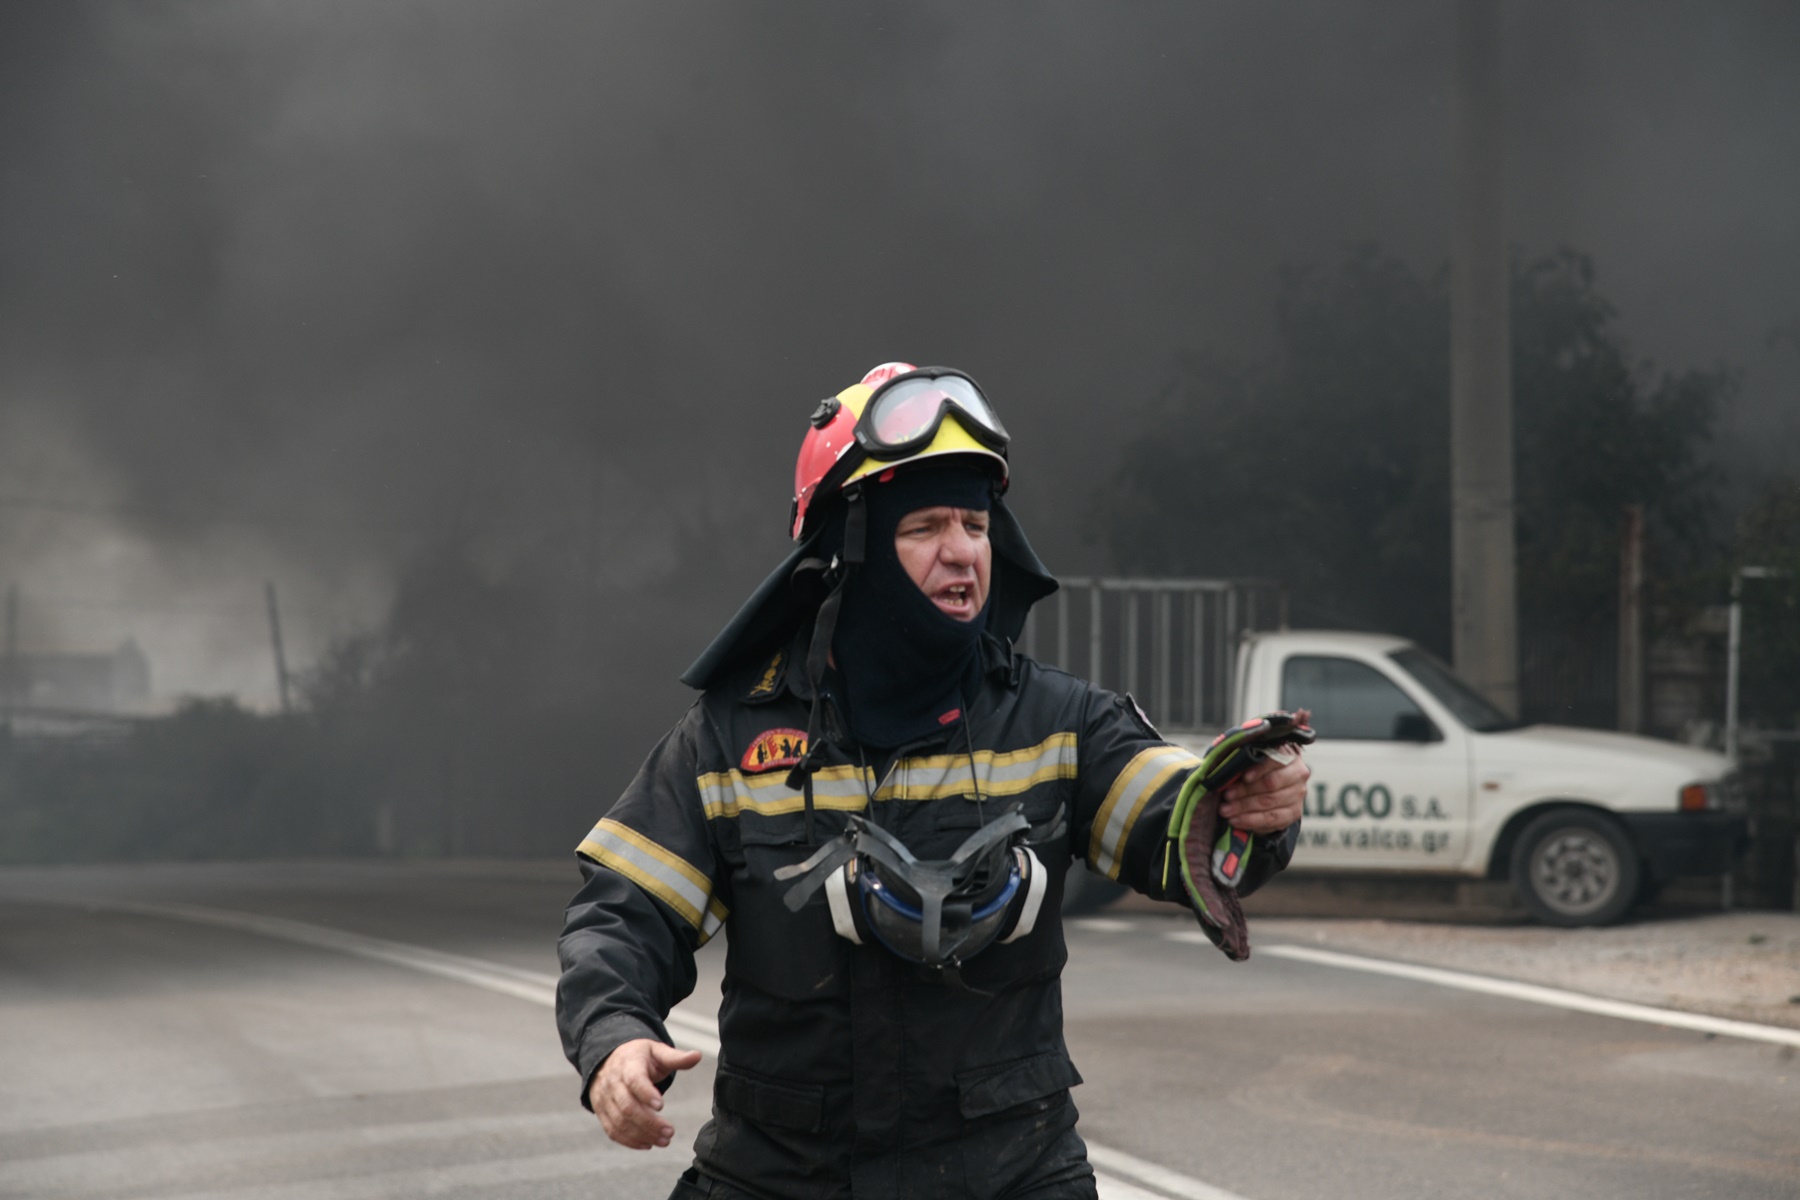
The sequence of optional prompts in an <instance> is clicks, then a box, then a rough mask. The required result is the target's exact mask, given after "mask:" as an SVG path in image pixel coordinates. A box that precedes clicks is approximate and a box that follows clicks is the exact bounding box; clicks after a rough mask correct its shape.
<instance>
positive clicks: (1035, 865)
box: [1000, 846, 1049, 946]
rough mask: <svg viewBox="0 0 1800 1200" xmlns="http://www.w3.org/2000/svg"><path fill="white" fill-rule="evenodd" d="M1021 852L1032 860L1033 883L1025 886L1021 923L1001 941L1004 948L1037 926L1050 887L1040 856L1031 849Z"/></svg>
mask: <svg viewBox="0 0 1800 1200" xmlns="http://www.w3.org/2000/svg"><path fill="white" fill-rule="evenodd" d="M1019 851H1020V852H1021V853H1022V854H1024V855H1025V857H1026V858H1028V859H1030V860H1031V863H1030V866H1029V870H1030V872H1031V882H1030V883H1028V884H1027V885H1026V886H1025V907H1023V908H1021V909H1020V910H1019V923H1018V924H1017V925H1015V926H1013V931H1012V932H1011V933H1009V934H1007V935H1006V936H1005V937H1003V938H1001V939H1000V944H1001V945H1002V946H1004V945H1005V944H1006V943H1008V942H1016V941H1018V940H1019V939H1020V938H1022V937H1024V936H1025V935H1026V934H1028V933H1030V932H1031V929H1032V926H1034V925H1036V924H1037V917H1038V909H1040V908H1042V907H1043V905H1044V891H1045V889H1046V888H1048V887H1049V883H1048V881H1047V880H1045V878H1044V864H1043V863H1042V862H1040V861H1038V856H1037V855H1036V854H1033V853H1032V851H1031V847H1030V846H1020V847H1019Z"/></svg>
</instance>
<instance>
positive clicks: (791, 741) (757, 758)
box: [738, 729, 806, 774]
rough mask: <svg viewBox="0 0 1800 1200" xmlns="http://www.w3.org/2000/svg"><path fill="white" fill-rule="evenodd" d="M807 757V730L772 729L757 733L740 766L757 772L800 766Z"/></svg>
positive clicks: (742, 768) (753, 772) (752, 772)
mask: <svg viewBox="0 0 1800 1200" xmlns="http://www.w3.org/2000/svg"><path fill="white" fill-rule="evenodd" d="M805 757H806V731H805V730H803V729H770V730H767V731H766V732H763V733H759V734H757V735H756V740H755V741H753V742H751V743H750V748H749V749H748V750H746V751H744V758H743V761H742V762H740V763H739V764H738V766H739V768H740V769H741V770H744V771H748V772H750V773H751V774H755V773H756V772H759V771H773V770H775V769H777V768H786V767H793V766H798V765H799V763H800V760H801V759H803V758H805Z"/></svg>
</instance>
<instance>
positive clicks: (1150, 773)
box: [557, 363, 1307, 1200]
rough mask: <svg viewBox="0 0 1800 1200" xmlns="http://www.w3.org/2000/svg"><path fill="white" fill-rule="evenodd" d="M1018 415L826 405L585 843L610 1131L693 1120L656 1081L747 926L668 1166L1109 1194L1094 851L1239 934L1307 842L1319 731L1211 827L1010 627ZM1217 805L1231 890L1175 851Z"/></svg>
mask: <svg viewBox="0 0 1800 1200" xmlns="http://www.w3.org/2000/svg"><path fill="white" fill-rule="evenodd" d="M1008 441H1009V439H1008V435H1007V433H1006V430H1005V427H1004V426H1003V425H1002V424H1001V422H1000V419H999V417H998V416H997V414H996V413H995V411H994V409H993V407H992V405H991V404H989V402H988V401H987V399H986V397H985V396H984V395H983V393H982V392H981V390H980V388H979V387H978V386H977V385H976V383H975V382H974V380H972V379H971V378H969V377H968V376H967V375H966V374H964V373H962V372H959V371H954V370H949V369H946V368H927V369H923V370H921V369H916V368H913V367H912V366H910V365H909V364H905V363H890V364H886V365H884V366H882V367H878V368H876V369H875V370H874V371H872V372H870V373H869V374H868V375H867V376H866V377H865V378H864V379H863V380H862V381H861V382H860V383H858V384H855V385H853V386H851V387H849V388H846V389H845V390H844V391H842V392H840V393H838V394H837V395H836V396H834V397H831V398H830V399H827V400H826V401H824V402H823V403H821V404H820V405H819V407H818V409H817V410H816V411H815V412H814V413H813V414H812V417H811V422H810V428H809V430H808V431H807V433H806V436H805V440H804V443H803V446H802V449H801V453H800V458H799V463H798V465H797V469H796V478H795V488H794V503H793V509H792V512H791V524H790V532H791V535H792V537H793V540H794V543H795V547H794V550H793V551H792V553H791V554H790V555H789V557H788V558H787V559H786V560H785V561H784V562H783V563H782V564H781V565H780V566H779V567H778V568H777V569H776V570H775V571H774V573H773V574H771V575H770V576H769V578H768V579H767V580H765V581H764V583H763V584H762V586H761V587H760V588H758V590H757V591H756V592H755V593H754V594H753V595H752V596H751V598H750V599H749V601H748V602H746V604H745V605H744V606H743V608H742V609H741V610H740V611H739V613H738V614H737V616H736V617H735V618H734V619H733V620H732V621H731V622H730V624H728V625H727V627H726V628H725V630H724V631H723V632H721V633H720V635H719V636H718V637H717V638H716V639H715V640H714V642H713V643H712V645H711V646H710V647H709V648H708V649H707V650H706V651H705V653H703V654H702V655H701V656H700V658H699V659H698V660H697V661H696V662H695V663H694V664H693V666H692V667H690V668H689V669H688V671H687V673H686V674H685V675H684V676H683V681H684V682H686V683H688V684H690V685H691V686H694V687H696V688H698V689H701V695H700V697H699V699H698V700H697V701H696V702H695V703H694V705H693V707H692V708H690V709H689V710H688V712H687V714H686V716H685V717H684V718H683V719H682V720H681V721H680V723H679V724H677V725H676V727H675V728H674V729H673V730H672V731H671V732H670V733H669V734H668V735H667V736H665V737H664V738H663V740H662V742H661V743H660V744H659V745H657V747H656V748H655V749H654V750H653V751H652V752H651V754H650V756H649V759H648V760H647V761H646V762H645V764H644V766H643V768H642V769H641V770H640V771H639V773H638V775H637V777H636V778H635V779H634V780H633V782H632V783H631V785H630V786H629V787H628V788H627V789H626V791H625V793H624V795H623V796H622V797H621V798H620V799H619V800H618V802H617V803H616V804H615V805H614V806H613V808H612V809H611V811H610V812H609V813H608V815H607V816H606V817H604V818H603V819H602V820H601V821H600V822H599V823H598V824H597V825H596V826H595V827H594V828H593V830H592V831H591V832H590V833H589V834H588V836H587V837H586V838H585V839H584V840H583V841H582V842H581V845H580V847H579V851H578V854H579V861H580V864H581V868H582V871H583V874H584V879H585V882H584V883H583V886H582V887H581V889H580V891H579V892H578V893H577V894H576V895H575V897H574V899H573V900H572V901H571V903H570V905H569V908H568V910H567V914H566V923H565V927H564V931H563V935H562V938H561V940H560V942H559V951H560V954H561V960H562V966H563V974H562V979H561V982H560V985H559V987H558V990H557V1019H558V1025H559V1027H560V1030H561V1033H562V1037H563V1044H564V1048H565V1050H566V1052H567V1054H568V1056H569V1059H570V1061H571V1062H572V1063H573V1064H574V1065H575V1068H576V1070H577V1071H578V1072H579V1073H580V1075H581V1078H582V1097H583V1103H584V1104H586V1105H588V1106H589V1107H590V1108H592V1109H593V1111H594V1112H595V1113H596V1114H597V1115H598V1116H599V1118H600V1121H601V1123H602V1126H603V1127H604V1129H605V1131H606V1133H607V1134H608V1135H609V1136H610V1137H611V1138H612V1139H613V1140H614V1141H616V1142H619V1143H620V1144H622V1145H625V1146H629V1147H633V1148H639V1149H644V1148H649V1147H653V1146H667V1145H669V1144H670V1142H671V1140H672V1138H673V1136H674V1130H673V1128H672V1127H671V1126H670V1124H669V1122H668V1121H667V1120H665V1119H664V1118H663V1116H662V1113H661V1109H662V1100H661V1095H662V1090H663V1089H666V1088H667V1087H669V1086H670V1085H671V1083H672V1082H673V1080H674V1078H675V1075H676V1073H677V1072H679V1071H682V1070H686V1069H688V1068H690V1067H692V1066H694V1065H695V1064H696V1063H697V1062H698V1061H699V1058H700V1055H699V1054H698V1052H695V1051H686V1052H684V1051H680V1050H677V1049H675V1048H674V1043H673V1040H672V1039H671V1038H670V1036H669V1033H668V1030H667V1027H666V1026H665V1025H664V1023H663V1022H664V1019H665V1017H666V1016H667V1014H668V1012H669V1010H670V1009H671V1008H672V1007H673V1006H674V1005H675V1004H676V1003H678V1002H679V1001H681V1000H682V999H683V998H684V997H686V996H687V995H688V994H689V993H690V992H692V990H693V988H694V984H695V978H696V973H695V967H694V953H695V951H696V950H697V949H698V948H699V947H700V946H701V945H703V944H704V943H705V942H706V941H707V940H708V939H710V938H712V937H713V936H714V935H716V934H717V933H719V932H720V931H721V930H728V931H729V937H728V939H727V951H726V963H725V981H724V987H723V993H724V994H723V997H722V1003H721V1007H720V1011H719V1038H720V1043H721V1050H720V1053H719V1059H718V1063H717V1072H716V1082H715V1085H714V1093H713V1116H712V1119H711V1120H710V1121H709V1122H708V1123H707V1124H706V1125H705V1127H704V1128H703V1129H701V1131H700V1132H699V1135H698V1137H697V1139H696V1141H695V1145H694V1161H693V1164H692V1166H690V1167H689V1168H688V1170H687V1171H686V1173H685V1174H684V1175H683V1176H682V1177H681V1180H680V1182H679V1183H678V1184H677V1185H676V1188H675V1191H674V1193H673V1195H674V1196H675V1197H698V1196H712V1197H722V1198H725V1200H739V1198H744V1197H752V1198H769V1200H774V1198H785V1197H801V1196H805V1197H850V1196H855V1197H859V1198H874V1197H906V1196H930V1197H964V1196H967V1197H1001V1196H1006V1197H1013V1196H1032V1197H1045V1198H1050V1197H1084V1198H1091V1197H1093V1196H1094V1195H1095V1184H1094V1179H1093V1172H1092V1170H1091V1169H1090V1168H1089V1166H1088V1164H1087V1161H1086V1150H1085V1147H1084V1145H1083V1143H1082V1141H1081V1138H1080V1137H1079V1135H1078V1134H1077V1133H1076V1131H1075V1120H1076V1110H1075V1106H1074V1104H1073V1103H1072V1101H1071V1099H1070V1094H1069V1089H1070V1088H1071V1087H1073V1086H1074V1085H1076V1084H1078V1083H1079V1082H1080V1081H1081V1077H1080V1075H1079V1074H1078V1073H1077V1071H1076V1069H1075V1066H1074V1064H1073V1063H1071V1062H1070V1060H1069V1055H1068V1051H1067V1049H1066V1047H1065V1045H1064V1042H1063V1031H1062V1004H1061V993H1060V983H1059V977H1060V973H1061V970H1062V966H1063V963H1064V961H1065V959H1066V951H1065V948H1064V942H1063V932H1062V925H1061V920H1060V916H1059V912H1058V909H1059V902H1060V897H1061V893H1062V889H1063V880H1064V876H1065V874H1066V872H1067V871H1068V870H1069V869H1071V867H1072V864H1073V859H1074V858H1075V857H1076V856H1080V857H1081V858H1083V859H1085V860H1086V862H1087V863H1088V865H1089V866H1091V867H1093V868H1094V869H1095V870H1097V871H1100V872H1101V873H1103V874H1106V875H1108V876H1111V877H1112V878H1115V879H1119V880H1122V881H1124V882H1126V883H1128V884H1130V885H1131V886H1132V887H1134V888H1136V889H1137V890H1138V891H1140V892H1143V893H1145V894H1147V895H1150V896H1153V897H1157V898H1163V899H1175V900H1182V901H1184V902H1189V903H1190V904H1193V905H1194V906H1195V907H1196V910H1197V912H1198V913H1199V915H1200V916H1201V917H1202V918H1203V920H1202V927H1203V928H1205V929H1207V931H1208V932H1209V934H1212V935H1213V937H1214V940H1215V941H1216V942H1218V943H1219V944H1220V945H1221V947H1222V948H1225V949H1227V952H1228V953H1232V954H1233V956H1234V957H1238V956H1241V955H1240V954H1239V953H1238V952H1237V950H1236V949H1235V948H1236V947H1240V946H1241V947H1243V952H1244V953H1247V943H1244V942H1243V941H1242V936H1243V935H1242V916H1241V912H1240V911H1239V910H1238V909H1237V908H1236V895H1241V894H1245V893H1248V892H1249V891H1251V890H1253V889H1254V888H1255V887H1257V886H1258V885H1260V884H1261V883H1263V882H1264V881H1266V880H1267V879H1268V878H1269V877H1270V876H1271V875H1273V874H1274V873H1275V872H1276V871H1279V870H1280V869H1281V868H1282V867H1284V866H1285V865H1286V864H1287V862H1288V859H1289V857H1290V856H1291V854H1292V852H1293V847H1294V843H1295V839H1296V836H1297V825H1298V822H1299V818H1300V809H1301V800H1302V797H1303V796H1304V794H1305V788H1306V779H1307V769H1306V766H1305V764H1304V762H1303V761H1302V760H1300V759H1299V758H1298V756H1297V755H1278V756H1276V757H1274V758H1270V759H1267V760H1265V761H1261V762H1260V763H1258V764H1257V765H1254V766H1252V767H1251V768H1250V769H1249V770H1248V771H1246V772H1244V773H1243V774H1241V775H1238V776H1237V777H1236V779H1235V782H1233V783H1231V784H1230V786H1229V787H1225V788H1222V789H1221V790H1216V791H1214V792H1213V793H1212V794H1210V795H1204V796H1203V798H1201V799H1199V800H1198V807H1199V809H1200V811H1201V814H1202V816H1203V817H1204V818H1205V820H1204V821H1202V822H1201V824H1200V825H1196V826H1195V828H1197V829H1198V828H1201V827H1202V826H1203V827H1204V828H1205V829H1206V830H1207V832H1206V834H1205V837H1206V839H1207V841H1206V843H1205V844H1204V845H1203V846H1201V847H1200V849H1201V852H1202V853H1201V854H1200V856H1198V857H1196V856H1195V855H1194V854H1191V853H1188V852H1189V851H1191V850H1192V849H1193V846H1194V845H1199V843H1198V841H1194V842H1193V843H1192V844H1191V845H1187V846H1177V845H1176V839H1175V837H1174V835H1173V834H1172V833H1171V832H1170V830H1171V829H1173V828H1175V827H1176V823H1172V821H1171V814H1172V813H1173V812H1176V811H1177V809H1176V805H1177V802H1178V796H1179V797H1182V800H1183V802H1184V803H1190V804H1192V803H1194V802H1193V801H1191V800H1189V799H1188V798H1189V797H1201V796H1202V795H1203V793H1204V792H1205V789H1204V788H1200V789H1196V788H1194V787H1188V788H1187V789H1186V790H1185V791H1184V788H1183V785H1184V783H1185V782H1186V781H1187V780H1188V779H1189V778H1190V776H1193V775H1194V773H1195V771H1196V769H1197V768H1199V766H1200V760H1199V758H1198V757H1197V756H1196V755H1194V754H1192V753H1190V752H1189V751H1187V750H1185V749H1183V748H1181V747H1177V746H1174V745H1171V744H1169V743H1167V742H1165V741H1164V740H1163V739H1162V738H1161V737H1160V736H1159V735H1158V734H1157V732H1156V730H1155V729H1154V728H1153V727H1152V726H1151V724H1150V723H1149V721H1148V720H1147V719H1146V718H1145V717H1144V715H1143V714H1142V712H1141V711H1140V710H1139V709H1138V708H1137V706H1136V704H1135V703H1134V702H1133V701H1131V700H1130V698H1129V697H1122V696H1116V695H1113V694H1111V693H1109V692H1106V691H1104V690H1102V689H1100V688H1097V687H1095V686H1093V685H1091V684H1088V683H1085V682H1083V681H1081V680H1078V679H1076V678H1074V677H1072V676H1070V675H1068V674H1066V673H1064V672H1062V671H1058V670H1055V669H1052V668H1048V667H1045V666H1042V665H1040V664H1038V663H1037V662H1035V661H1033V660H1032V659H1030V658H1029V657H1027V656H1025V655H1024V654H1022V653H1021V652H1019V651H1018V650H1017V649H1015V648H1014V646H1013V642H1014V640H1015V639H1016V638H1017V637H1018V635H1019V633H1020V631H1021V628H1022V626H1023V623H1024V620H1025V616H1026V613H1027V612H1028V610H1029V609H1030V607H1031V605H1032V604H1033V603H1034V602H1036V601H1037V600H1039V599H1042V598H1043V597H1044V596H1046V595H1048V594H1050V593H1051V592H1052V591H1054V590H1055V587H1056V583H1055V580H1054V579H1052V578H1051V576H1050V575H1049V573H1048V571H1046V570H1045V568H1044V566H1043V564H1042V563H1040V562H1039V560H1038V558H1037V555H1036V554H1035V553H1034V552H1033V551H1032V549H1031V546H1030V544H1029V543H1028V542H1027V541H1026V538H1025V535H1024V533H1023V531H1022V530H1021V529H1020V527H1019V524H1018V522H1017V521H1016V519H1015V518H1014V517H1013V515H1012V513H1011V512H1010V510H1009V509H1008V508H1007V506H1006V504H1005V502H1004V500H1003V498H1002V497H1003V494H1004V492H1005V489H1006V485H1007V482H1008ZM1179 827H1180V828H1182V829H1184V830H1185V829H1187V828H1188V825H1187V822H1186V820H1185V819H1184V820H1182V821H1181V822H1179ZM1227 827H1229V830H1230V833H1229V835H1228V836H1229V837H1230V838H1235V839H1236V841H1235V842H1233V843H1232V844H1233V846H1234V848H1235V851H1236V852H1237V854H1238V858H1241V862H1238V865H1237V867H1236V868H1235V871H1236V873H1235V875H1232V876H1221V879H1226V880H1228V881H1235V888H1232V887H1230V886H1226V887H1225V888H1224V889H1223V891H1224V894H1223V896H1222V897H1218V896H1215V898H1214V902H1213V903H1212V904H1210V905H1209V904H1207V903H1206V902H1205V901H1204V899H1203V898H1202V897H1200V896H1198V895H1197V894H1196V893H1194V892H1193V890H1192V888H1191V887H1184V884H1183V878H1184V875H1185V874H1186V873H1185V872H1184V871H1181V870H1176V871H1171V869H1170V858H1171V855H1172V854H1183V855H1185V856H1186V857H1185V858H1184V859H1183V861H1190V860H1191V861H1195V862H1199V861H1202V859H1203V858H1204V856H1205V854H1206V853H1207V852H1210V850H1211V846H1212V843H1211V839H1212V837H1213V836H1214V834H1215V833H1216V832H1217V830H1219V829H1224V828H1227ZM1194 836H1195V837H1196V838H1197V837H1198V835H1194ZM1221 844H1223V843H1221ZM1233 861H1237V859H1234V860H1233ZM1199 873H1200V874H1202V875H1204V874H1206V871H1205V869H1204V867H1203V866H1202V867H1201V868H1199ZM1209 886H1211V885H1209Z"/></svg>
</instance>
